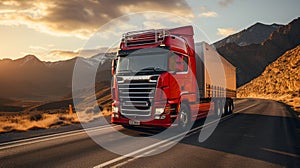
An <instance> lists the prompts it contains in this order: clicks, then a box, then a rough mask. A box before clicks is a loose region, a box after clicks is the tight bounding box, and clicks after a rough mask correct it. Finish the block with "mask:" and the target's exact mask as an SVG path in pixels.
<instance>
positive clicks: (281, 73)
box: [237, 45, 300, 108]
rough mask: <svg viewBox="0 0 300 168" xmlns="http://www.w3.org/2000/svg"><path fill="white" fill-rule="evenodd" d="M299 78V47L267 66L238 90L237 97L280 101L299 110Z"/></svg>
mask: <svg viewBox="0 0 300 168" xmlns="http://www.w3.org/2000/svg"><path fill="white" fill-rule="evenodd" d="M299 76H300V45H298V46H297V47H296V48H294V49H292V50H289V51H287V52H286V53H285V54H283V55H282V56H281V57H279V58H278V59H277V60H276V61H274V62H273V63H271V64H270V65H268V66H267V67H266V69H265V70H264V72H263V73H262V74H261V75H260V76H259V77H257V78H255V79H254V80H252V81H250V82H249V83H247V84H245V85H243V86H242V87H240V88H238V92H237V96H238V97H261V98H269V99H275V100H282V101H285V102H286V103H288V104H291V105H293V106H294V107H295V108H297V107H298V108H300V78H299ZM297 101H298V102H297Z"/></svg>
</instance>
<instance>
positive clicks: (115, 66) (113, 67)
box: [111, 58, 118, 75]
mask: <svg viewBox="0 0 300 168" xmlns="http://www.w3.org/2000/svg"><path fill="white" fill-rule="evenodd" d="M117 61H118V59H117V58H116V59H113V60H112V61H111V74H112V75H115V74H116V69H117Z"/></svg>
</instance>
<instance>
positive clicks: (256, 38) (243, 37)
mask: <svg viewBox="0 0 300 168" xmlns="http://www.w3.org/2000/svg"><path fill="white" fill-rule="evenodd" d="M282 26H283V25H279V24H275V23H274V24H272V25H266V24H262V23H259V22H258V23H255V24H254V25H252V26H251V27H249V28H247V29H244V30H242V31H240V32H238V33H236V34H233V35H230V36H228V37H226V38H224V39H222V40H220V41H218V42H215V43H214V46H215V47H216V48H219V47H222V46H224V45H225V44H227V43H235V44H237V45H239V46H246V45H249V44H260V43H261V42H263V41H265V40H267V39H268V38H269V36H270V35H271V33H273V32H274V31H276V30H277V29H278V28H280V27H282Z"/></svg>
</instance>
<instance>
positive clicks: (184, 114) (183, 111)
mask: <svg viewBox="0 0 300 168" xmlns="http://www.w3.org/2000/svg"><path fill="white" fill-rule="evenodd" d="M190 124H191V115H190V112H189V109H188V107H187V106H186V105H185V104H181V105H180V112H179V115H178V128H179V131H187V130H188V129H189V127H190Z"/></svg>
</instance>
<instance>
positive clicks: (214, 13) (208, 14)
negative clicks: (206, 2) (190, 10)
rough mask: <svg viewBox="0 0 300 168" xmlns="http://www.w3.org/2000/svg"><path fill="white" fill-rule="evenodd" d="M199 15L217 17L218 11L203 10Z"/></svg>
mask: <svg viewBox="0 0 300 168" xmlns="http://www.w3.org/2000/svg"><path fill="white" fill-rule="evenodd" d="M198 16H199V17H217V16H218V13H216V12H214V11H208V12H203V13H200V14H199V15H198Z"/></svg>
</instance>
